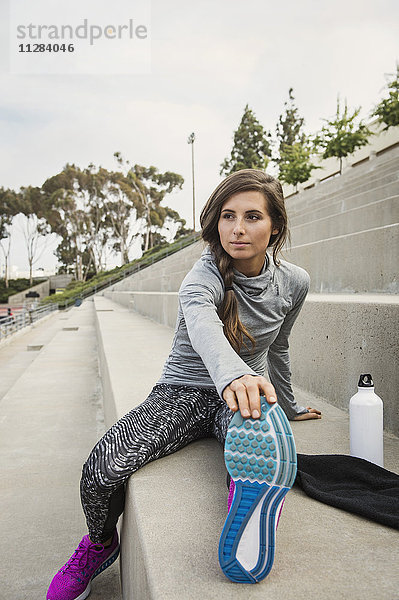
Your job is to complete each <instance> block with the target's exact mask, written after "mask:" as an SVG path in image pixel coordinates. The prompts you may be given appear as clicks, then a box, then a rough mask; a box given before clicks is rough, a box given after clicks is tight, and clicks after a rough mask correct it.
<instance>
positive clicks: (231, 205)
mask: <svg viewBox="0 0 399 600" xmlns="http://www.w3.org/2000/svg"><path fill="white" fill-rule="evenodd" d="M218 231H219V236H220V243H221V245H222V247H223V249H224V250H225V251H226V252H227V254H229V255H230V256H231V257H232V259H233V265H234V267H235V268H236V269H237V270H238V271H240V273H243V274H244V275H246V276H247V277H254V276H256V275H259V273H260V271H261V270H262V267H263V263H264V261H265V254H266V249H267V247H268V245H269V240H270V236H271V235H272V234H276V233H278V229H276V228H274V227H273V224H272V220H271V218H270V216H269V213H268V211H267V202H266V198H265V197H264V196H263V194H262V193H261V192H257V191H248V192H239V193H238V194H235V195H234V196H231V198H229V199H228V200H226V202H225V203H224V204H223V206H222V211H221V213H220V217H219V223H218Z"/></svg>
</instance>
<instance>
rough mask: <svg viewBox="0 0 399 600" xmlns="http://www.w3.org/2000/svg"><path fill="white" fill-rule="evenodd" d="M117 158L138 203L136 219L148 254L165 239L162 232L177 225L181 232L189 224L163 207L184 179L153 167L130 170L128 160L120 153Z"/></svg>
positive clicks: (135, 166) (168, 208)
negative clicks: (163, 202) (138, 220)
mask: <svg viewBox="0 0 399 600" xmlns="http://www.w3.org/2000/svg"><path fill="white" fill-rule="evenodd" d="M114 156H115V158H116V160H117V162H118V164H119V165H120V167H121V168H122V169H124V171H125V173H126V182H127V184H128V185H129V186H130V188H131V190H132V191H133V192H134V195H135V200H136V202H138V206H137V215H138V217H139V218H141V222H142V227H141V231H140V235H142V236H143V243H142V250H143V251H146V250H148V249H149V248H152V247H153V246H154V244H155V243H156V242H159V240H162V239H165V238H164V236H163V235H162V232H163V231H165V230H167V229H170V228H171V227H172V226H176V225H178V227H179V228H184V225H185V224H186V221H185V220H184V219H182V218H181V217H180V215H179V214H178V212H177V211H175V210H173V209H172V208H170V207H168V206H163V205H161V202H162V201H163V200H164V198H165V196H166V195H167V194H170V193H172V192H173V191H174V190H176V189H181V188H182V186H183V183H184V179H183V177H182V176H181V175H179V174H178V173H174V172H172V171H166V172H165V173H160V172H159V170H158V169H157V168H156V167H154V166H151V167H144V166H142V165H137V164H136V165H134V166H130V162H129V161H128V160H125V159H124V158H123V157H122V155H121V153H120V152H115V153H114ZM176 235H178V232H177V233H176Z"/></svg>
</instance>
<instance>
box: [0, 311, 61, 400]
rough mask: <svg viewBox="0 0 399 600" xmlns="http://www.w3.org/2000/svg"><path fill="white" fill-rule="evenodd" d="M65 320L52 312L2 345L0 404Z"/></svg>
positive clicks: (0, 348) (5, 340) (0, 344)
mask: <svg viewBox="0 0 399 600" xmlns="http://www.w3.org/2000/svg"><path fill="white" fill-rule="evenodd" d="M63 318H65V317H63V316H62V314H61V313H59V312H52V313H51V314H50V315H48V316H47V317H44V318H43V319H39V321H36V322H35V323H33V325H30V326H29V327H27V328H25V329H22V330H20V331H19V332H17V333H15V334H12V335H11V336H9V337H8V338H5V339H4V340H2V343H0V373H1V377H0V403H1V399H2V398H3V397H4V396H5V395H6V393H7V392H8V391H9V390H10V388H11V387H12V386H13V385H14V384H15V383H16V381H18V379H19V377H21V375H22V374H23V373H24V372H25V370H26V369H27V368H28V367H29V365H30V364H31V363H32V362H33V361H34V360H35V359H36V358H37V356H38V353H39V351H40V350H41V349H42V348H43V347H45V346H46V345H47V344H48V343H50V342H51V340H52V339H53V337H54V336H55V335H56V333H57V332H58V331H59V329H60V323H63V322H64V321H62V319H63Z"/></svg>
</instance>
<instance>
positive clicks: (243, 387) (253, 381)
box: [222, 375, 302, 419]
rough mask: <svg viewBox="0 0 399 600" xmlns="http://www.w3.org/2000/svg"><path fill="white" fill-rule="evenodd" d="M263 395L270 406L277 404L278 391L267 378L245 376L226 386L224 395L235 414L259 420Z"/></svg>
mask: <svg viewBox="0 0 399 600" xmlns="http://www.w3.org/2000/svg"><path fill="white" fill-rule="evenodd" d="M261 394H262V396H265V397H266V400H267V401H268V403H269V404H274V402H277V398H276V391H275V389H274V387H273V386H272V384H271V383H270V382H269V381H267V379H266V378H265V377H262V376H261V375H243V376H242V377H239V378H238V379H234V381H232V382H231V383H230V385H228V386H226V387H225V388H224V390H223V394H222V395H223V400H225V402H226V403H227V406H228V407H229V408H230V409H231V410H232V411H233V412H236V411H237V410H240V412H241V416H242V417H244V418H246V417H252V418H253V419H259V417H260V395H261ZM301 416H302V415H301Z"/></svg>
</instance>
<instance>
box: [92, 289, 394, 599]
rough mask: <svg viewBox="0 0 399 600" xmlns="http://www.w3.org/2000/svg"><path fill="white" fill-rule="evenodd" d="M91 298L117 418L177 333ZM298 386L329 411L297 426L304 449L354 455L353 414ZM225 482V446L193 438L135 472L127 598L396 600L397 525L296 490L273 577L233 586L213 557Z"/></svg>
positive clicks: (126, 521)
mask: <svg viewBox="0 0 399 600" xmlns="http://www.w3.org/2000/svg"><path fill="white" fill-rule="evenodd" d="M95 305H96V318H97V327H98V335H99V344H100V346H101V352H100V354H101V371H102V377H103V385H104V395H105V397H104V401H105V402H106V403H109V404H110V405H112V407H111V408H109V410H108V414H109V415H110V414H111V413H112V412H113V411H114V412H115V416H117V417H121V416H123V415H124V414H125V413H126V412H127V411H128V410H130V409H131V408H132V407H133V406H135V405H137V404H139V403H141V402H142V401H143V400H144V399H145V397H146V395H147V394H148V392H149V391H150V389H151V387H152V386H153V384H154V383H155V382H156V381H157V379H158V377H159V374H160V372H161V369H162V366H163V362H164V360H165V359H166V357H167V354H168V352H169V348H170V345H171V342H172V337H173V330H172V329H169V328H167V327H165V326H162V325H159V324H156V323H155V322H153V321H151V320H150V319H148V318H144V317H142V316H140V315H138V314H136V313H134V312H131V311H129V310H128V308H126V307H123V306H121V305H118V304H116V303H113V302H112V301H110V300H109V299H107V298H104V297H97V298H96V299H95ZM296 393H297V396H298V400H299V401H300V402H304V403H305V405H309V404H310V405H313V406H317V407H319V408H320V409H321V410H322V411H323V419H321V420H320V421H314V422H311V421H308V422H296V423H293V429H294V435H295V439H296V444H297V449H298V452H303V453H309V454H318V453H347V452H348V418H347V415H346V414H345V413H344V412H343V411H341V410H339V409H338V408H335V407H332V406H330V405H328V404H327V403H326V402H324V401H323V400H321V399H320V398H315V397H314V396H310V395H309V394H305V393H303V392H301V390H299V389H297V390H296ZM111 422H113V417H111V418H110V420H109V422H108V423H107V424H108V425H110V424H111ZM398 450H399V440H398V439H397V438H394V437H393V436H389V435H387V436H386V437H385V456H386V467H387V468H389V469H391V470H396V471H397V470H398V468H399V464H398V456H399V452H398ZM225 479H226V471H225V467H224V461H223V455H222V448H221V447H220V445H219V444H218V443H217V442H216V441H215V440H213V439H206V440H201V441H198V442H195V443H193V444H190V445H189V446H187V447H186V448H184V449H183V450H181V451H179V452H177V453H175V454H173V455H171V456H169V457H166V458H163V459H160V460H157V461H154V462H153V463H150V464H148V465H146V466H145V467H143V468H142V469H140V470H139V471H138V472H136V473H135V474H134V475H133V476H132V477H131V479H130V480H129V482H128V486H127V492H128V493H127V499H126V505H125V512H124V517H123V524H122V555H121V577H122V587H123V598H124V600H131V599H133V598H137V599H139V600H177V599H179V600H180V599H186V598H190V600H191V599H193V600H195V599H197V598H198V599H200V598H201V599H203V598H206V599H207V600H219V599H220V598H228V597H231V596H232V595H233V597H234V599H235V600H244V599H245V600H257V599H259V600H261V599H262V600H264V599H265V598H285V599H286V600H294V599H295V600H304V599H306V600H316V599H317V600H319V599H320V598H323V600H336V598H363V597H367V598H368V599H369V600H377V599H378V600H392V598H394V597H395V596H394V595H395V593H396V591H397V589H398V584H399V573H398V570H397V564H396V557H395V556H394V553H393V552H392V546H393V545H394V544H395V542H396V538H397V532H396V531H395V530H392V529H390V528H388V527H383V526H381V525H377V524H376V523H373V522H371V521H367V520H365V519H362V518H360V517H357V516H355V515H351V514H349V513H346V512H344V511H341V510H338V509H334V508H333V507H330V506H327V505H324V504H321V503H318V502H316V501H315V500H312V499H311V498H308V497H307V496H305V495H304V493H303V492H302V491H300V490H299V489H296V488H294V489H293V490H292V491H291V492H290V493H289V494H288V497H287V499H286V502H285V505H284V511H283V515H282V518H281V520H280V524H279V529H278V535H277V549H276V559H275V564H274V567H273V569H272V572H271V574H270V575H269V576H268V577H267V579H265V580H264V581H263V582H262V583H260V584H258V585H252V586H249V585H238V584H232V583H231V582H229V581H228V580H227V579H226V578H225V577H224V575H223V573H222V572H221V570H220V568H219V565H218V558H217V550H218V542H219V536H220V532H221V530H222V527H223V523H224V519H225V516H226V504H227V488H226V483H225ZM354 547H355V548H358V549H359V551H358V552H354V551H353V549H354ZM337 549H338V550H337ZM360 549H361V550H360ZM310 565H311V566H310ZM315 565H316V566H315ZM370 565H372V567H373V568H372V569H371V568H370ZM310 570H311V575H310ZM99 579H100V578H99ZM293 581H294V582H295V585H293V583H292V582H293Z"/></svg>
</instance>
